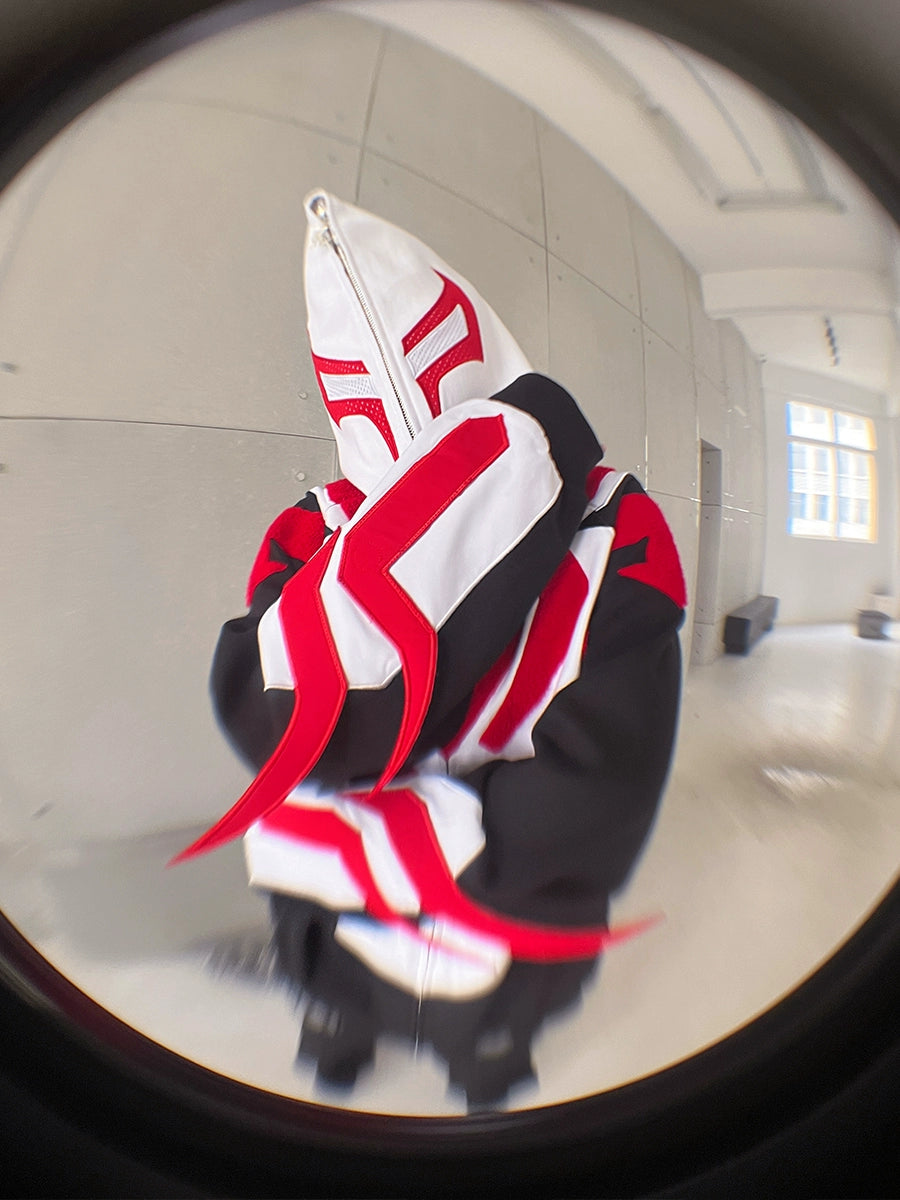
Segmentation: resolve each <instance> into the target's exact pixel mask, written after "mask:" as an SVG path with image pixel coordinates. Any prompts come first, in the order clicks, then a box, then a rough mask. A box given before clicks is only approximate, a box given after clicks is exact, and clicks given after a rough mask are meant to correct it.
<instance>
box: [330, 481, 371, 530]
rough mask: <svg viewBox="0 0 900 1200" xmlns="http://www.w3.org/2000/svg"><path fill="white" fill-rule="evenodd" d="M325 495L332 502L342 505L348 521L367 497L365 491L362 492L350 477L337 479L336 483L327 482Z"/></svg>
mask: <svg viewBox="0 0 900 1200" xmlns="http://www.w3.org/2000/svg"><path fill="white" fill-rule="evenodd" d="M325 495H326V496H327V497H328V499H329V501H330V502H331V503H332V504H338V505H340V507H341V508H342V509H343V510H344V516H345V517H346V519H347V520H348V521H349V520H350V518H351V517H352V516H353V514H354V513H355V512H356V510H357V509H358V508H359V506H360V505H361V504H362V502H363V500H365V498H366V494H365V492H361V491H360V490H359V488H358V487H356V485H355V484H352V483H351V482H350V480H349V479H336V480H335V481H334V483H326V485H325Z"/></svg>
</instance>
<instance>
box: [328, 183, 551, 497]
mask: <svg viewBox="0 0 900 1200" xmlns="http://www.w3.org/2000/svg"><path fill="white" fill-rule="evenodd" d="M304 207H305V210H306V216H307V221H308V226H309V227H308V230H307V237H306V261H305V272H304V275H305V280H304V281H305V287H306V306H307V312H308V331H309V341H310V348H311V350H312V359H313V366H314V368H315V371H316V377H317V379H318V382H319V389H320V391H321V393H322V398H323V400H324V402H325V408H326V410H327V412H328V416H329V419H330V421H331V425H332V429H333V430H334V436H335V439H336V441H337V446H338V455H339V458H340V463H341V470H342V472H343V474H344V475H345V476H346V478H347V479H349V480H350V482H351V483H353V484H355V485H356V487H358V488H360V489H361V490H362V491H363V492H366V493H368V492H369V491H370V490H371V489H372V488H373V487H374V485H375V484H376V483H377V482H378V480H379V479H380V478H381V477H382V476H383V475H384V473H385V471H387V469H388V468H389V467H390V466H391V464H392V463H393V461H394V460H395V459H396V458H397V456H398V455H399V454H400V453H401V451H402V450H403V449H404V447H405V446H407V445H408V444H409V443H410V442H411V441H412V439H413V438H414V437H415V436H416V435H417V434H418V433H420V432H421V430H422V429H423V428H424V427H425V425H426V424H427V423H428V422H429V421H431V420H433V419H434V418H435V417H436V416H438V415H439V414H440V413H441V412H444V411H446V410H447V409H448V408H452V407H453V406H454V405H457V404H460V403H462V402H463V401H465V400H473V399H485V398H487V397H489V396H492V395H494V394H495V393H496V392H499V391H500V390H501V389H502V388H504V387H506V386H507V385H508V384H510V383H512V382H513V381H514V380H515V379H518V378H519V376H520V375H525V374H527V373H528V372H530V371H531V367H530V365H529V363H528V360H527V359H526V358H525V355H524V354H523V353H522V351H521V350H520V349H519V347H518V345H517V344H516V342H515V340H514V339H513V337H512V335H511V334H510V332H509V330H508V329H507V328H506V326H505V325H504V324H503V322H502V321H501V320H500V318H499V317H498V316H497V314H496V313H495V312H494V310H493V309H492V308H491V307H490V305H489V304H488V303H487V302H486V301H485V300H484V299H482V297H481V296H480V295H479V294H478V292H477V291H476V290H475V288H473V287H472V285H471V284H470V283H468V282H467V280H465V279H463V277H462V276H461V275H459V274H457V272H455V271H454V270H452V268H451V267H449V266H448V265H447V264H446V263H445V262H444V261H443V260H442V259H440V258H439V257H438V256H437V255H436V254H435V253H434V252H433V251H432V250H430V249H429V248H428V246H426V245H425V244H424V243H423V242H420V241H419V240H418V238H415V237H413V236H412V235H411V234H408V233H406V232H404V231H403V230H402V229H398V228H397V226H395V225H391V224H390V223H389V222H388V221H383V220H381V218H379V217H375V216H373V215H372V214H371V213H368V212H365V211H364V210H363V209H360V208H355V207H354V206H353V205H351V204H345V203H344V202H343V201H341V200H338V199H336V198H335V197H334V196H331V195H329V194H328V193H327V192H324V191H321V190H319V189H317V190H316V191H314V192H311V193H310V195H309V196H308V197H307V198H306V200H305V202H304Z"/></svg>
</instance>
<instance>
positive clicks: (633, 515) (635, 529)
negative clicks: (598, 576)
mask: <svg viewBox="0 0 900 1200" xmlns="http://www.w3.org/2000/svg"><path fill="white" fill-rule="evenodd" d="M643 538H647V539H648V540H647V551H646V558H645V560H644V562H642V563H635V564H634V565H633V566H630V567H622V568H621V569H620V570H619V572H618V573H619V574H620V575H624V576H627V577H628V578H629V579H636V580H638V582H639V583H646V584H647V585H648V587H652V588H656V590H657V591H659V592H662V593H663V594H664V595H666V596H668V597H669V599H670V600H673V601H674V602H675V604H677V605H678V607H679V608H684V606H685V605H686V604H687V590H686V588H685V583H684V574H683V572H682V570H681V562H680V560H679V558H678V551H677V549H676V548H675V542H674V540H673V538H672V533H671V530H670V529H669V526H668V525H667V524H666V519H665V517H664V516H663V515H662V512H661V511H660V508H659V505H658V504H657V503H656V502H655V501H654V500H651V499H650V497H649V496H648V495H647V494H646V493H645V492H631V493H629V494H628V495H626V496H623V497H622V500H621V502H620V504H619V511H618V514H617V517H616V536H615V540H614V541H613V544H612V548H613V550H616V549H618V548H619V547H621V546H633V545H635V544H636V543H637V542H639V541H641V540H642V539H643Z"/></svg>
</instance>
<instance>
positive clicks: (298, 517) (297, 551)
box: [247, 508, 325, 606]
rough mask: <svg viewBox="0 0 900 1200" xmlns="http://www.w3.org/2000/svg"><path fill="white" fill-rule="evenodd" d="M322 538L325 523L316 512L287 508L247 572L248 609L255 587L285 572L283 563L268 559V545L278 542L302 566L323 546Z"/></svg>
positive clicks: (272, 527) (270, 527)
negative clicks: (248, 572)
mask: <svg viewBox="0 0 900 1200" xmlns="http://www.w3.org/2000/svg"><path fill="white" fill-rule="evenodd" d="M324 537H325V521H324V520H323V518H322V514H321V513H319V512H312V511H311V510H310V509H307V508H289V509H287V510H286V511H285V512H283V513H282V514H281V515H280V516H279V517H276V518H275V520H274V521H273V522H272V524H271V525H270V526H269V530H268V532H267V533H266V536H265V538H264V539H263V544H262V545H261V546H260V548H259V553H258V554H257V556H256V561H255V562H254V564H253V570H252V571H251V572H250V579H249V581H248V583H247V605H248V606H249V605H250V604H251V603H252V602H253V593H254V592H255V591H256V587H257V584H260V583H262V581H263V580H264V579H268V577H269V576H270V575H274V574H275V573H276V572H277V571H284V570H285V569H286V568H285V565H284V563H280V562H273V561H272V559H271V558H270V557H269V556H270V554H271V546H270V544H269V543H270V542H273V541H274V542H277V543H278V545H279V546H280V547H281V548H282V550H284V551H285V552H286V553H287V554H289V555H290V557H291V558H299V559H300V561H301V562H304V563H305V562H308V561H309V560H310V559H311V558H312V556H313V555H314V554H315V552H316V551H317V550H318V549H319V547H320V546H321V545H322V541H323V540H324Z"/></svg>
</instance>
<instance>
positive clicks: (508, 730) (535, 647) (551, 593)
mask: <svg viewBox="0 0 900 1200" xmlns="http://www.w3.org/2000/svg"><path fill="white" fill-rule="evenodd" d="M589 591H590V585H589V583H588V578H587V576H586V575H585V573H584V571H583V570H582V568H581V564H580V563H579V562H578V559H577V558H576V557H575V555H574V554H572V552H571V551H569V552H568V553H567V554H566V556H565V558H564V559H563V560H562V562H561V563H560V565H559V566H558V567H557V569H556V573H555V574H554V576H553V578H552V579H551V580H550V582H549V583H548V584H547V586H546V587H545V588H544V590H543V591H542V592H541V596H540V599H539V601H538V606H537V609H536V610H535V614H534V620H533V621H532V622H531V628H530V630H529V631H528V640H527V641H526V643H525V649H524V650H523V652H522V658H521V660H520V662H519V666H518V668H517V669H516V673H515V676H514V678H513V681H512V685H511V686H510V689H509V691H508V692H507V693H506V696H505V698H504V700H503V703H502V704H501V705H500V708H499V709H498V710H497V712H496V714H495V716H494V718H493V720H492V721H491V723H490V725H488V727H487V729H486V730H485V731H484V733H483V734H482V735H481V738H480V739H479V740H480V743H481V745H482V746H484V747H485V748H486V749H487V750H490V751H491V752H492V753H497V752H498V751H500V750H501V749H502V748H503V747H504V746H505V745H506V744H507V742H508V741H509V740H510V738H511V737H512V736H513V734H514V733H515V731H516V730H517V729H518V728H519V726H520V725H521V724H522V722H523V721H524V720H525V718H526V717H527V716H528V714H529V713H530V712H531V711H532V710H533V709H534V708H535V706H536V705H537V704H538V703H539V702H540V700H541V698H542V697H543V696H545V695H546V693H547V691H548V690H549V688H550V686H551V684H552V682H553V677H554V675H555V674H556V672H557V671H558V670H559V668H560V666H561V665H562V663H563V661H564V659H565V657H566V652H567V650H568V649H569V645H570V643H571V641H572V637H573V635H574V632H575V626H576V625H577V623H578V618H579V615H580V614H581V610H582V607H583V605H584V602H585V600H586V599H587V596H588V592H589Z"/></svg>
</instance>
